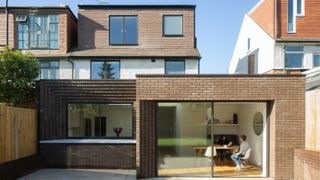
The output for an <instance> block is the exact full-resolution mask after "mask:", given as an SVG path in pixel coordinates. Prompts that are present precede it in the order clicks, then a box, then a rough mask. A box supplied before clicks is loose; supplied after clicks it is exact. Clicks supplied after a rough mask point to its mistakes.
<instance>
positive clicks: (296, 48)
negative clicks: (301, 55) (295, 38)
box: [286, 46, 304, 52]
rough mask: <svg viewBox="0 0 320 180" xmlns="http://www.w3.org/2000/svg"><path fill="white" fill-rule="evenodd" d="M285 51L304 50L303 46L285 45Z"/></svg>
mask: <svg viewBox="0 0 320 180" xmlns="http://www.w3.org/2000/svg"><path fill="white" fill-rule="evenodd" d="M286 51H290V52H292V51H294V52H303V51H304V47H303V46H287V47H286Z"/></svg>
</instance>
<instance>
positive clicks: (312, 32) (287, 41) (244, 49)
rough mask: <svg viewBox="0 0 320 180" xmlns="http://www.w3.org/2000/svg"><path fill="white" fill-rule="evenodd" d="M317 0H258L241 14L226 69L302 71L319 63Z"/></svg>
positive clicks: (235, 71)
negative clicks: (243, 14) (237, 32)
mask: <svg viewBox="0 0 320 180" xmlns="http://www.w3.org/2000/svg"><path fill="white" fill-rule="evenodd" d="M319 8H320V2H318V1H313V0H276V1H268V0H261V1H260V2H259V3H258V4H257V5H256V6H255V7H254V8H253V9H252V10H251V11H250V12H248V14H246V15H245V16H244V19H243V23H242V27H241V29H240V33H239V36H238V40H237V43H236V45H235V48H234V52H233V56H232V59H231V62H230V65H229V69H228V72H229V73H231V74H248V73H249V74H264V73H301V72H302V71H305V70H309V69H312V68H314V67H318V66H319V61H320V57H319V52H320V48H319V37H320V34H319V32H318V31H317V24H318V23H319V22H320V15H319V13H318V11H317V9H319Z"/></svg>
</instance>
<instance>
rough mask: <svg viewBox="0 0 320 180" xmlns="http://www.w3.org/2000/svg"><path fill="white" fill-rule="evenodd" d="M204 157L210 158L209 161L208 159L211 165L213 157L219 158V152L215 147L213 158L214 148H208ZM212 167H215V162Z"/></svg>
mask: <svg viewBox="0 0 320 180" xmlns="http://www.w3.org/2000/svg"><path fill="white" fill-rule="evenodd" d="M204 156H205V157H208V158H209V159H208V162H209V164H210V165H211V162H212V157H213V158H214V157H216V156H217V150H216V148H214V147H213V156H212V146H208V147H207V149H206V152H205V153H204ZM212 165H214V162H213V164H212Z"/></svg>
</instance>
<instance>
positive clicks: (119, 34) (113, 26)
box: [109, 16, 138, 45]
mask: <svg viewBox="0 0 320 180" xmlns="http://www.w3.org/2000/svg"><path fill="white" fill-rule="evenodd" d="M109 21H110V33H109V43H110V44H111V45H136V44H138V25H137V16H110V19H109Z"/></svg>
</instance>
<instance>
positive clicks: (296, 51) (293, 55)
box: [285, 46, 304, 68]
mask: <svg viewBox="0 0 320 180" xmlns="http://www.w3.org/2000/svg"><path fill="white" fill-rule="evenodd" d="M303 59H304V48H303V46H288V47H286V55H285V66H286V68H302V66H303Z"/></svg>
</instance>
